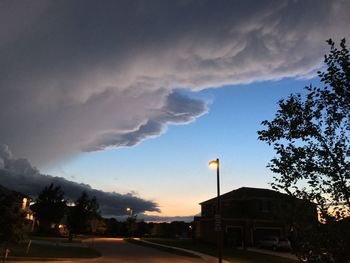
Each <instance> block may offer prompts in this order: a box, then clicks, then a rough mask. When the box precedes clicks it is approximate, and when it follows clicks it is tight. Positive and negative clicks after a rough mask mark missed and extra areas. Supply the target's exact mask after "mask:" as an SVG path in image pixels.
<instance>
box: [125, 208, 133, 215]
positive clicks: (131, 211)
mask: <svg viewBox="0 0 350 263" xmlns="http://www.w3.org/2000/svg"><path fill="white" fill-rule="evenodd" d="M126 211H128V212H130V216H132V213H133V210H132V208H131V207H128V208H126Z"/></svg>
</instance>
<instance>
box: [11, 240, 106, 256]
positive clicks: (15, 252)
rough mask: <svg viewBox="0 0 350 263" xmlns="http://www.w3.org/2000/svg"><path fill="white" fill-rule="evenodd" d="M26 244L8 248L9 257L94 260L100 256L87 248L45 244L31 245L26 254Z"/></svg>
mask: <svg viewBox="0 0 350 263" xmlns="http://www.w3.org/2000/svg"><path fill="white" fill-rule="evenodd" d="M26 249H27V243H24V244H21V245H14V246H11V247H10V254H9V257H10V258H11V257H28V258H50V259H55V258H57V259H58V258H96V257H99V256H101V255H100V253H99V252H97V251H96V250H94V249H92V248H87V247H65V246H56V245H47V244H32V245H31V247H30V250H29V253H28V254H26Z"/></svg>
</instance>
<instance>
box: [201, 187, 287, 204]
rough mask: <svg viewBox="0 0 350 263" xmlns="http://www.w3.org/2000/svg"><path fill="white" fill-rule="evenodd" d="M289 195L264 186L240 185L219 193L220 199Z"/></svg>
mask: <svg viewBox="0 0 350 263" xmlns="http://www.w3.org/2000/svg"><path fill="white" fill-rule="evenodd" d="M281 196H285V197H289V195H287V194H283V193H280V192H277V191H274V190H270V189H264V188H253V187H241V188H238V189H236V190H233V191H231V192H228V193H225V194H222V195H221V199H230V198H234V199H246V198H252V197H253V198H256V197H257V198H271V197H281ZM216 198H217V197H214V198H211V199H209V200H206V201H203V202H201V203H199V204H200V205H201V204H204V203H210V202H213V201H215V200H216Z"/></svg>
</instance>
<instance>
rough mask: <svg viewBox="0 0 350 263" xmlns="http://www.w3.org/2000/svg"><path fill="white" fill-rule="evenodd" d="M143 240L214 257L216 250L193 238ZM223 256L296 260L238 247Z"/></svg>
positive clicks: (278, 262)
mask: <svg viewBox="0 0 350 263" xmlns="http://www.w3.org/2000/svg"><path fill="white" fill-rule="evenodd" d="M143 240H145V241H149V242H154V243H158V244H162V245H167V246H173V247H179V248H184V249H189V250H194V251H198V252H201V253H203V254H207V255H211V256H214V257H216V256H217V255H218V251H217V249H216V247H215V246H213V245H211V244H208V243H203V242H201V241H199V240H193V239H189V238H188V239H172V238H145V239H143ZM223 258H224V259H225V260H228V261H239V262H241V263H256V262H259V263H296V262H297V261H296V260H292V259H288V258H283V257H278V256H273V255H266V254H262V253H258V252H252V251H244V250H240V249H224V251H223Z"/></svg>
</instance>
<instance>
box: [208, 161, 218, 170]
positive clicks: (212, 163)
mask: <svg viewBox="0 0 350 263" xmlns="http://www.w3.org/2000/svg"><path fill="white" fill-rule="evenodd" d="M209 167H210V169H216V168H218V162H217V161H210V162H209Z"/></svg>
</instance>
